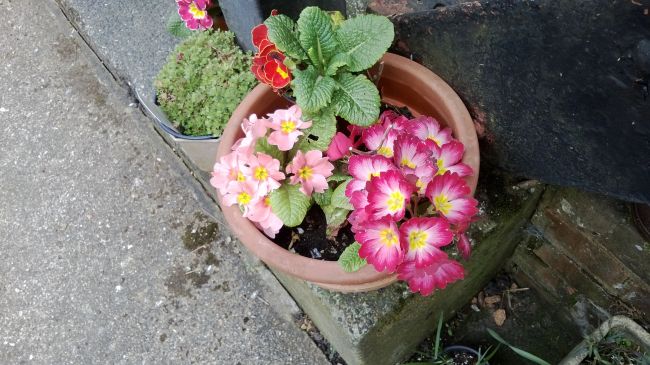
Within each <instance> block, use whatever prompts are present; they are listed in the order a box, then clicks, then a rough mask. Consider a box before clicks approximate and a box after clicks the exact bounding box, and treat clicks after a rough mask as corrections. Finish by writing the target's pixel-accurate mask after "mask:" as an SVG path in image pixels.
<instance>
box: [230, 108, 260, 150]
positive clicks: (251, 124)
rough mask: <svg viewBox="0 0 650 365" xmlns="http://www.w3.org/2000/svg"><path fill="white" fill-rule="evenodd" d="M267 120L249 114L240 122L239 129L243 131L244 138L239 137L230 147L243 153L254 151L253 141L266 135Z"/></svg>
mask: <svg viewBox="0 0 650 365" xmlns="http://www.w3.org/2000/svg"><path fill="white" fill-rule="evenodd" d="M268 125H269V120H268V119H265V118H258V117H257V115H256V114H251V115H250V116H249V117H248V118H247V119H244V120H243V121H242V123H241V129H242V131H244V138H240V139H239V140H237V142H235V144H233V146H232V149H233V150H234V151H239V152H241V153H243V154H246V155H250V154H252V153H253V152H255V143H256V142H257V140H258V139H259V138H261V137H263V136H265V135H266V131H267V129H268Z"/></svg>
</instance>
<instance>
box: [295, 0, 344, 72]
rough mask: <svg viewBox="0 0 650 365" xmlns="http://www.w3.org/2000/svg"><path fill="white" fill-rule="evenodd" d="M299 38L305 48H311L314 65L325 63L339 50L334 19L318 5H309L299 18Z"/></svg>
mask: <svg viewBox="0 0 650 365" xmlns="http://www.w3.org/2000/svg"><path fill="white" fill-rule="evenodd" d="M298 32H299V33H300V36H299V40H300V44H301V45H302V48H303V49H306V50H310V49H313V51H312V52H308V53H309V54H310V59H311V61H312V63H313V64H314V65H324V64H325V62H326V61H327V60H329V59H330V58H331V57H332V55H334V53H335V52H336V51H337V48H338V42H337V41H336V37H335V35H334V30H333V29H332V20H331V18H330V17H329V15H327V13H325V12H324V11H322V10H320V9H319V8H318V7H316V6H308V7H306V8H305V9H303V11H302V12H301V13H300V17H299V18H298Z"/></svg>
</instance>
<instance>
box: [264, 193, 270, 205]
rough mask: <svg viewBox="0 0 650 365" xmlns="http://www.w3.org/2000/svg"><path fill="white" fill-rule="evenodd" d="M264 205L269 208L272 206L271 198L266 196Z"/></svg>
mask: <svg viewBox="0 0 650 365" xmlns="http://www.w3.org/2000/svg"><path fill="white" fill-rule="evenodd" d="M264 205H266V206H267V207H268V206H270V205H271V198H270V197H269V196H266V197H265V198H264Z"/></svg>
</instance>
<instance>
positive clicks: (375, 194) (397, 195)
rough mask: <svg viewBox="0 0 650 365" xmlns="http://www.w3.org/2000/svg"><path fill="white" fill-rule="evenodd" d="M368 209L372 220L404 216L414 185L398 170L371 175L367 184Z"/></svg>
mask: <svg viewBox="0 0 650 365" xmlns="http://www.w3.org/2000/svg"><path fill="white" fill-rule="evenodd" d="M367 189H368V206H367V207H366V208H365V209H366V210H368V214H369V215H370V218H371V219H373V220H377V219H381V218H383V217H386V216H389V217H391V218H392V219H395V220H400V219H402V218H403V217H404V212H405V210H406V204H407V203H408V202H410V201H411V194H413V192H414V191H415V186H413V184H411V183H409V182H408V181H407V180H406V179H405V178H404V176H402V174H401V173H400V172H398V171H386V172H382V173H381V174H380V175H379V176H378V177H373V178H372V179H371V180H370V182H369V183H368V185H367Z"/></svg>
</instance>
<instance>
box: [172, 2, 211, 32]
mask: <svg viewBox="0 0 650 365" xmlns="http://www.w3.org/2000/svg"><path fill="white" fill-rule="evenodd" d="M176 4H177V5H178V15H180V17H181V19H183V21H184V22H185V26H187V28H189V29H192V30H197V29H200V30H203V29H210V28H212V22H213V21H212V17H210V15H209V14H208V8H209V7H210V6H211V5H212V2H211V1H210V0H176Z"/></svg>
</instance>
